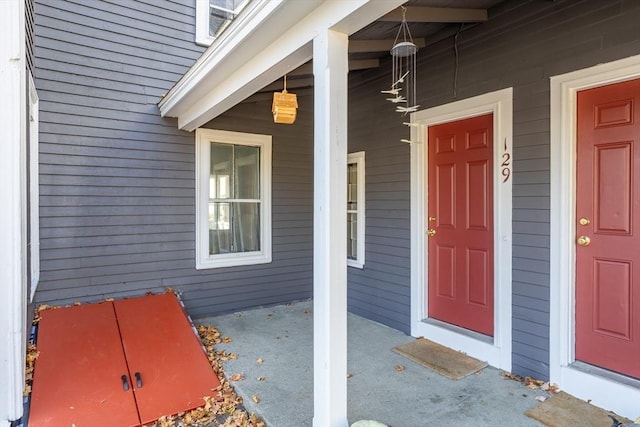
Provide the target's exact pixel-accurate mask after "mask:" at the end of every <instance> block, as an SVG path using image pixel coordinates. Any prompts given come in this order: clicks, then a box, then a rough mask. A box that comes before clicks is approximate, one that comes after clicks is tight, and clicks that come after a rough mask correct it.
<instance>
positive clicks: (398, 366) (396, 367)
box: [393, 365, 405, 372]
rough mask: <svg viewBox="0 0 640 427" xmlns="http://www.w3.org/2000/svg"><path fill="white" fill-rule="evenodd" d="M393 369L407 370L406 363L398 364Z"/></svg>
mask: <svg viewBox="0 0 640 427" xmlns="http://www.w3.org/2000/svg"><path fill="white" fill-rule="evenodd" d="M393 369H395V370H396V371H398V372H402V371H404V370H405V367H404V365H396V366H394V367H393Z"/></svg>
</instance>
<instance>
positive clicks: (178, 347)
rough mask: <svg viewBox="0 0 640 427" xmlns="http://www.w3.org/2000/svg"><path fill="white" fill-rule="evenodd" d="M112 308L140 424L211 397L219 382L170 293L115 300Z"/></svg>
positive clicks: (177, 411)
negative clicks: (137, 376) (127, 366)
mask: <svg viewBox="0 0 640 427" xmlns="http://www.w3.org/2000/svg"><path fill="white" fill-rule="evenodd" d="M114 307H115V311H116V316H117V319H118V324H119V327H120V333H121V335H122V345H123V347H124V352H125V354H126V358H127V363H128V365H129V371H130V373H131V380H132V382H133V389H134V393H135V396H136V401H137V403H138V411H139V413H140V419H141V421H142V423H143V424H145V423H149V422H152V421H155V420H156V419H158V417H160V416H162V415H170V414H177V413H179V412H183V411H188V410H191V409H194V408H197V407H198V406H202V405H203V404H204V400H203V397H205V396H215V391H214V389H216V388H217V387H218V386H219V385H220V381H219V380H218V377H217V376H216V374H215V373H214V372H213V369H212V368H211V365H210V364H209V361H208V359H207V356H206V355H205V353H204V351H203V349H202V346H201V344H200V341H199V340H198V338H197V337H196V335H195V333H194V331H193V328H192V326H191V323H190V322H189V320H188V318H187V316H186V314H185V313H184V310H183V308H182V306H181V305H180V303H179V302H178V300H177V298H176V296H175V295H173V294H172V293H166V294H162V295H148V296H144V297H140V298H130V299H124V300H118V301H115V302H114ZM136 373H138V374H139V377H140V380H139V381H140V383H138V380H137V378H136Z"/></svg>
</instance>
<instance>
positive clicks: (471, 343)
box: [411, 88, 513, 371]
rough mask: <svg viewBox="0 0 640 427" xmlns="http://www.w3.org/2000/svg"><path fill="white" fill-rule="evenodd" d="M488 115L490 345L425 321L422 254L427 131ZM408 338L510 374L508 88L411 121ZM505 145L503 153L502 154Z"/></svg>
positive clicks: (510, 122) (510, 99) (510, 95)
mask: <svg viewBox="0 0 640 427" xmlns="http://www.w3.org/2000/svg"><path fill="white" fill-rule="evenodd" d="M487 113H493V121H494V187H493V190H494V206H493V208H494V245H495V246H494V251H495V252H494V272H495V276H494V277H495V293H494V298H495V301H494V325H495V326H494V336H493V341H492V342H487V341H485V340H479V339H475V338H472V336H467V335H462V334H459V333H456V332H454V331H452V330H449V329H446V328H442V327H440V326H437V325H435V324H430V323H427V322H424V320H425V319H428V317H429V313H428V304H427V293H426V283H427V277H428V275H427V271H428V270H427V269H428V265H427V254H428V245H427V240H426V238H425V229H426V224H427V221H426V203H427V197H426V193H427V186H426V177H427V176H428V174H427V171H426V168H427V164H428V163H427V160H428V159H427V152H428V150H427V147H426V146H427V144H428V141H427V128H428V127H429V126H432V125H436V124H439V123H446V122H450V121H454V120H459V119H463V118H467V117H473V116H478V115H481V114H487ZM411 122H412V123H415V124H418V125H419V126H412V128H411V129H412V130H411V140H412V141H419V143H416V144H411V214H412V215H411V236H412V239H411V335H413V336H424V337H426V338H429V339H431V340H433V341H436V342H439V343H440V344H443V345H445V346H447V347H450V348H453V349H455V350H459V351H463V352H465V353H467V354H469V355H471V356H473V357H476V358H478V359H480V360H485V361H487V362H488V363H489V364H490V365H492V366H495V367H497V368H500V369H504V370H506V371H511V348H512V342H511V323H512V317H511V312H512V309H511V300H512V280H511V275H512V269H511V265H512V229H511V218H512V182H513V174H512V175H511V177H510V179H509V180H507V181H506V182H503V179H502V175H501V164H502V163H503V161H504V159H503V155H504V154H505V153H506V154H507V155H508V156H509V157H510V159H511V167H512V165H513V157H512V153H513V151H512V148H513V137H512V129H513V89H512V88H507V89H502V90H499V91H495V92H491V93H487V94H484V95H480V96H476V97H473V98H468V99H463V100H460V101H456V102H453V103H450V104H445V105H441V106H437V107H433V108H429V109H426V110H422V111H418V112H416V113H413V114H412V115H411ZM505 144H506V150H505Z"/></svg>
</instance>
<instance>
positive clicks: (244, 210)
mask: <svg viewBox="0 0 640 427" xmlns="http://www.w3.org/2000/svg"><path fill="white" fill-rule="evenodd" d="M232 206H233V217H232V218H233V219H232V232H233V243H234V249H235V251H234V252H253V251H259V250H260V205H259V203H233V204H232Z"/></svg>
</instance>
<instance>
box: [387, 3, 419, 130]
mask: <svg viewBox="0 0 640 427" xmlns="http://www.w3.org/2000/svg"><path fill="white" fill-rule="evenodd" d="M401 7H402V22H401V23H400V28H398V33H397V34H396V38H395V40H394V41H393V47H392V48H391V51H390V53H391V57H392V68H391V88H390V89H387V90H383V91H381V92H382V93H384V94H387V95H391V96H390V97H389V98H387V101H389V102H391V103H393V104H394V105H395V106H396V107H395V108H396V110H395V111H396V112H397V113H401V114H402V115H403V116H406V115H407V114H409V113H413V112H415V111H418V108H419V107H420V105H418V104H417V101H416V56H417V52H418V46H416V44H415V43H414V42H413V38H412V37H411V31H410V30H409V24H407V17H406V13H407V8H406V7H404V6H401ZM404 124H406V125H407V126H413V124H412V123H404ZM401 141H402V142H412V141H409V140H406V139H402V140H401Z"/></svg>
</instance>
